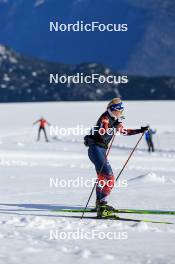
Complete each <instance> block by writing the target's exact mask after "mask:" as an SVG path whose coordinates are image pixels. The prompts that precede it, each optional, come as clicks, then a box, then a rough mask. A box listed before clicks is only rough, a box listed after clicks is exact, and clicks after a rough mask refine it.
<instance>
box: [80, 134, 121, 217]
mask: <svg viewBox="0 0 175 264" xmlns="http://www.w3.org/2000/svg"><path fill="white" fill-rule="evenodd" d="M115 135H116V134H115V133H114V135H113V137H112V140H111V144H110V146H109V148H108V150H107V152H106V157H105V159H104V162H103V164H102V166H101V169H100V171H99V174H100V173H101V172H102V170H103V167H104V165H105V162H106V160H107V157H108V155H109V152H110V150H111V147H112V144H113V142H114V139H115ZM97 182H98V179H96V181H95V183H94V186H93V188H92V191H91V193H90V195H89V198H88V200H87V203H86V205H85V207H84V210H83V213H82V216H81V219H83V216H84V213H85V211H86V208H87V207H88V204H89V201H90V199H91V197H92V194H93V192H94V189H95V187H96V185H97Z"/></svg>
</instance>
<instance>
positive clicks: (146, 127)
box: [140, 126, 149, 133]
mask: <svg viewBox="0 0 175 264" xmlns="http://www.w3.org/2000/svg"><path fill="white" fill-rule="evenodd" d="M148 129H149V126H145V127H141V129H140V132H141V133H143V132H145V131H147V130H148Z"/></svg>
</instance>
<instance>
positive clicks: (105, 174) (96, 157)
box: [88, 145, 115, 202]
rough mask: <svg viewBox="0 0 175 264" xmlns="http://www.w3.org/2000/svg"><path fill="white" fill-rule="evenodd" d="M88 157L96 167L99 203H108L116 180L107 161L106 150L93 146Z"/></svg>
mask: <svg viewBox="0 0 175 264" xmlns="http://www.w3.org/2000/svg"><path fill="white" fill-rule="evenodd" d="M88 155H89V158H90V160H91V161H92V162H93V164H94V165H95V168H96V172H97V175H98V182H97V186H96V196H97V201H100V202H102V201H106V200H107V197H108V196H109V194H110V192H111V190H112V188H113V186H114V180H115V179H114V174H113V171H112V168H111V166H110V164H109V161H108V160H106V149H104V148H102V147H99V146H97V145H91V146H90V147H89V151H88Z"/></svg>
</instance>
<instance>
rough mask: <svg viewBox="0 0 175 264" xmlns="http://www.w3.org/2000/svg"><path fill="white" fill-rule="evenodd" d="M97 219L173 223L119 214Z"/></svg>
mask: <svg viewBox="0 0 175 264" xmlns="http://www.w3.org/2000/svg"><path fill="white" fill-rule="evenodd" d="M97 219H102V220H103V219H109V220H118V221H127V222H128V221H129V222H137V223H153V224H168V225H170V224H173V223H171V222H167V221H155V220H150V219H133V218H123V217H119V216H117V215H111V216H105V217H103V218H97Z"/></svg>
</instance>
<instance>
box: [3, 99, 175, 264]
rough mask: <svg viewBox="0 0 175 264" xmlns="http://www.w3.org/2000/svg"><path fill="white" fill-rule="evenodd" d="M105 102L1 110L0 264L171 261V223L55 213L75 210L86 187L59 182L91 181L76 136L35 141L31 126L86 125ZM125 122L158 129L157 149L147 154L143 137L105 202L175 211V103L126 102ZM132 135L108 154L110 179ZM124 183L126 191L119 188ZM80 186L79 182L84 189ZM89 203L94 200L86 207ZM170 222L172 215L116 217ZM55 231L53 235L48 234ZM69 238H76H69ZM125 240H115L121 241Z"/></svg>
mask: <svg viewBox="0 0 175 264" xmlns="http://www.w3.org/2000/svg"><path fill="white" fill-rule="evenodd" d="M106 104H107V102H98V103H95V102H76V103H28V104H23V103H21V104H1V105H0V124H1V130H0V174H1V177H0V199H1V204H0V213H1V218H0V223H1V225H0V244H1V247H0V264H1V263H3V264H4V263H6V264H9V263H10V264H11V263H18V264H22V263H25V264H31V263H32V264H35V263H42V264H45V263H51V264H52V263H67V264H68V263H72V262H74V263H115V264H118V263H119V264H123V263H127V264H148V263H149V264H151V263H153V264H164V263H166V264H167V263H168V264H174V263H175V260H174V258H175V251H174V243H175V227H174V225H164V224H153V223H137V222H124V221H111V220H95V219H91V218H88V217H89V216H91V214H85V219H84V220H82V221H80V219H79V216H80V214H77V213H76V214H75V213H74V214H72V213H70V214H67V213H58V212H55V211H54V210H55V209H58V208H63V209H64V208H77V207H78V208H82V207H83V206H84V205H85V203H86V201H87V198H88V196H89V193H90V191H91V188H90V187H82V186H80V187H79V188H78V187H74V188H73V187H72V186H71V188H63V187H62V188H61V187H60V186H58V188H56V187H54V186H51V185H50V178H52V179H58V180H61V179H63V180H65V181H67V182H68V181H70V180H75V179H81V180H82V181H83V182H84V181H85V180H91V179H92V178H94V177H95V172H94V168H93V166H92V164H91V163H90V162H89V160H88V157H87V149H86V148H85V147H84V145H83V142H82V140H83V136H73V137H70V136H67V137H63V136H59V137H58V138H51V137H50V142H49V143H45V142H44V140H43V139H42V141H41V142H36V133H37V127H32V122H34V121H35V120H36V119H38V118H39V117H40V116H41V115H44V116H45V117H46V118H47V119H48V120H49V121H50V123H51V124H52V125H58V126H61V125H62V126H64V127H69V126H70V127H74V126H76V125H77V124H79V125H84V126H87V127H88V126H91V125H93V124H95V122H96V120H97V117H98V115H99V114H100V113H102V111H103V110H104V109H105V106H106ZM125 104H126V111H125V117H126V120H125V123H126V126H128V127H140V126H141V125H146V124H147V123H149V124H150V125H151V126H152V128H155V129H157V134H156V135H155V137H154V141H155V145H156V149H157V151H156V152H155V153H154V154H149V153H148V152H147V150H146V144H145V142H144V140H142V142H141V144H140V145H139V148H138V150H137V151H136V153H135V154H134V156H133V158H132V160H131V161H130V162H129V164H128V166H127V168H126V170H125V171H124V173H123V174H122V176H121V179H120V180H121V182H120V183H121V185H119V187H115V188H114V190H113V192H112V194H111V197H110V199H109V202H110V204H112V205H114V206H115V207H119V208H136V209H162V210H175V204H174V199H175V191H174V189H175V166H174V165H175V140H174V136H175V122H174V120H173V118H174V117H173V113H174V111H175V105H174V102H173V101H172V102H126V103H125ZM138 137H139V136H133V137H122V136H118V137H117V139H116V140H115V143H114V147H113V149H112V151H111V153H110V158H109V159H110V162H111V164H112V167H113V170H114V172H115V175H117V173H118V172H119V169H120V168H121V167H122V165H123V163H124V161H125V160H126V158H127V157H128V155H129V153H130V151H131V147H133V146H134V144H135V143H136V141H137V140H138ZM122 181H123V183H124V181H125V183H126V182H127V186H125V185H122ZM83 186H84V185H83ZM94 202H95V195H94V196H93V198H92V200H91V202H90V206H93V205H94ZM120 216H122V217H129V218H131V217H133V218H135V219H145V218H146V219H153V220H160V221H169V222H173V223H175V219H174V216H166V215H162V216H158V215H148V216H146V215H131V214H130V215H126V214H125V215H124V214H123V215H122V214H121V215H120ZM77 230H79V231H80V230H81V231H82V232H86V233H87V232H89V233H90V234H92V233H93V231H94V230H96V232H98V234H99V233H100V232H102V233H103V234H105V235H107V234H109V232H113V233H114V232H116V233H117V235H118V236H117V239H115V240H114V239H113V240H112V239H108V238H105V239H99V238H98V237H96V238H94V239H90V240H88V239H85V238H84V239H73V238H71V239H68V238H65V239H56V238H55V239H53V237H51V234H53V233H54V232H55V233H56V232H58V234H60V233H64V234H66V235H68V234H69V233H70V232H77ZM55 233H54V234H55ZM74 234H75V233H74ZM125 236H126V237H127V239H119V238H123V237H125Z"/></svg>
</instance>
